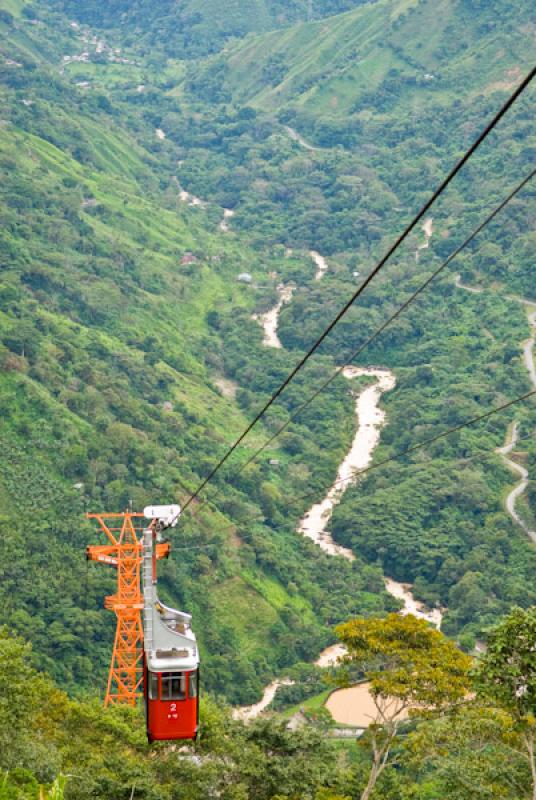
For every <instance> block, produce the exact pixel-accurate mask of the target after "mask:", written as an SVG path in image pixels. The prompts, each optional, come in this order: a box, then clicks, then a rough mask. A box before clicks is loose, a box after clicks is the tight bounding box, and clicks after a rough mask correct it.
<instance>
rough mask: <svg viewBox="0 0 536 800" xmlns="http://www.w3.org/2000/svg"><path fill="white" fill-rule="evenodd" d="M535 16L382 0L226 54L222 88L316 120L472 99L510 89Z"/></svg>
mask: <svg viewBox="0 0 536 800" xmlns="http://www.w3.org/2000/svg"><path fill="white" fill-rule="evenodd" d="M499 7H500V13H501V15H507V23H506V24H505V25H501V26H500V27H499V26H498V12H499ZM531 11H532V8H531V4H530V3H527V2H522V3H516V4H513V3H506V4H505V3H500V4H499V3H486V4H477V3H473V2H471V0H441V2H440V3H430V2H427V1H426V0H397V1H396V2H392V0H380V2H376V3H371V4H367V5H366V6H364V7H363V8H357V9H354V10H352V11H349V12H348V13H346V14H340V15H338V16H335V17H331V18H329V19H327V20H321V21H318V22H313V23H311V24H302V25H298V26H293V27H290V28H288V29H287V30H285V31H274V32H272V33H268V34H266V35H263V36H260V37H259V36H256V37H255V36H250V37H248V38H247V39H245V40H244V41H243V42H238V43H236V44H235V45H234V46H233V47H228V48H227V50H226V52H225V54H224V55H223V56H221V57H220V63H222V64H223V65H224V67H225V70H224V81H223V86H224V88H226V89H228V91H229V92H230V94H231V96H232V98H233V100H234V101H236V102H239V103H241V104H244V103H248V104H250V105H252V106H253V107H255V108H262V110H263V111H267V110H272V111H281V110H283V109H295V110H296V111H301V112H302V113H303V114H306V113H309V114H310V115H311V116H314V117H315V118H316V119H317V120H318V119H319V118H333V119H337V118H346V119H348V117H349V116H351V115H353V114H357V115H358V117H359V114H361V115H363V116H364V117H365V118H366V116H367V111H369V110H370V105H371V103H372V104H373V105H374V106H378V105H380V107H381V105H382V104H383V106H384V110H388V111H389V112H390V113H391V112H393V111H394V110H395V108H398V109H404V108H405V107H407V106H410V107H411V109H412V111H413V113H419V110H421V109H423V107H425V106H426V105H427V104H430V103H433V102H437V103H441V104H443V105H445V104H447V103H451V102H453V101H454V99H455V96H456V94H457V93H458V92H459V89H460V87H461V86H464V85H467V84H469V83H470V86H471V91H472V93H473V96H475V97H476V96H477V95H478V94H480V93H483V94H488V93H490V92H491V91H494V90H495V89H497V88H500V87H501V85H503V88H507V85H508V84H510V85H512V86H513V85H515V83H516V81H517V80H518V79H519V77H520V75H521V74H522V73H523V70H524V69H525V67H526V65H527V64H530V59H531V55H532V41H531V36H530V32H529V31H530V25H529V23H530V19H531ZM215 63H217V62H215ZM469 78H470V80H469Z"/></svg>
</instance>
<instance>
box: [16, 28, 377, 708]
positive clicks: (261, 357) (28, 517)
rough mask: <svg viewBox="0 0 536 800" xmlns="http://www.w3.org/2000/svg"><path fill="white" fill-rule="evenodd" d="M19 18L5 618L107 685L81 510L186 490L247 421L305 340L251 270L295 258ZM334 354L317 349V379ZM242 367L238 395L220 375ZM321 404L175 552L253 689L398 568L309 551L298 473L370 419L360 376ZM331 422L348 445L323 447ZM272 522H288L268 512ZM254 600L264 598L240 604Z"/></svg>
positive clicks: (323, 464) (315, 476)
mask: <svg viewBox="0 0 536 800" xmlns="http://www.w3.org/2000/svg"><path fill="white" fill-rule="evenodd" d="M45 19H46V17H45ZM2 24H3V25H4V32H5V33H7V37H6V38H5V39H4V41H3V43H2V53H3V56H4V59H5V61H6V63H4V64H3V65H2V70H3V74H2V77H3V80H4V84H3V85H4V88H3V90H2V107H3V124H2V126H1V127H0V141H1V158H2V171H3V174H4V175H5V178H4V180H3V184H2V197H3V200H2V223H3V224H2V234H1V239H0V242H1V245H0V246H1V259H2V261H1V267H2V269H1V284H0V294H1V299H2V310H1V314H0V338H1V341H2V345H1V355H0V358H1V363H2V379H1V404H2V445H3V447H4V452H5V453H7V454H9V458H8V459H6V460H5V461H4V463H3V466H2V472H1V492H2V499H3V508H2V515H3V520H4V525H5V526H7V527H8V528H9V535H7V536H4V537H2V544H1V548H2V562H3V563H4V564H7V563H9V564H10V568H9V570H7V571H6V572H5V576H4V579H3V582H2V587H1V592H2V621H4V622H6V623H9V624H10V625H11V626H13V627H14V629H15V630H18V631H20V632H21V633H22V634H23V635H24V636H25V637H27V638H30V639H31V640H32V641H33V642H34V644H35V647H36V653H38V657H39V662H40V664H41V666H44V667H45V668H47V669H48V670H49V671H50V672H51V673H52V674H53V675H54V676H55V677H56V678H57V679H59V680H60V681H61V682H62V683H63V684H64V685H66V686H69V688H70V689H71V690H72V691H81V690H82V689H85V688H89V687H93V688H94V689H95V690H97V691H100V689H101V687H102V686H103V682H104V677H105V671H106V666H107V662H108V659H109V654H110V645H111V641H112V632H113V625H114V620H113V616H112V615H111V614H109V613H108V612H105V611H104V610H103V609H102V602H103V596H104V594H106V593H109V592H110V591H111V590H112V586H113V575H112V574H107V573H106V571H105V570H102V569H101V568H95V567H90V568H89V572H86V567H85V565H84V561H83V551H84V548H85V545H86V544H87V543H88V542H91V541H93V540H94V538H95V535H96V534H95V532H94V531H93V530H92V528H91V527H90V526H89V525H88V524H86V523H84V521H83V512H84V511H94V510H112V511H116V510H122V509H124V508H125V507H127V506H128V504H129V503H132V504H133V506H134V507H135V508H141V507H142V506H143V505H144V504H145V503H147V502H149V501H155V500H162V499H183V498H185V497H186V496H187V494H188V491H191V490H192V489H193V488H194V486H195V485H196V484H197V483H198V482H199V480H200V479H201V477H203V476H204V475H205V474H206V473H207V472H208V470H209V469H210V467H211V466H212V464H213V462H214V458H215V456H216V455H218V454H219V453H223V451H224V449H225V447H226V445H227V444H228V443H229V442H230V441H232V439H233V438H235V437H236V436H237V435H238V433H239V432H240V431H241V430H242V429H243V427H244V426H245V424H246V421H247V420H248V419H249V418H250V416H251V413H252V410H253V409H254V408H255V406H256V405H258V404H259V403H260V401H261V400H262V399H263V398H264V396H265V393H266V392H268V391H270V390H271V389H272V387H273V386H275V385H276V383H277V381H279V380H280V376H281V374H283V373H284V372H285V371H287V370H288V369H289V368H290V364H291V362H292V357H291V356H290V355H288V354H285V353H281V354H280V357H279V358H278V359H275V360H274V359H273V357H272V354H271V353H268V352H266V350H265V349H264V348H263V347H262V344H261V331H260V329H259V327H258V325H257V323H255V322H253V321H252V320H251V319H250V315H251V312H252V311H253V310H254V309H255V308H256V307H257V303H258V302H260V303H261V307H262V303H267V302H268V303H269V302H270V298H271V297H272V296H273V288H272V285H271V284H270V285H269V286H268V289H266V288H265V289H264V290H263V293H262V294H261V295H260V296H259V295H258V294H257V293H256V291H255V290H254V289H252V288H250V287H248V286H247V285H244V284H241V283H239V282H238V281H237V280H236V279H237V276H238V274H239V273H240V272H243V271H249V272H251V273H252V275H253V276H254V279H255V282H256V283H266V281H267V274H268V273H270V272H271V271H272V270H274V269H278V268H279V258H278V255H277V253H276V252H272V251H271V250H270V249H269V248H267V249H263V250H262V251H259V250H256V251H254V250H252V249H251V248H250V247H249V246H248V244H247V242H245V241H243V240H241V239H239V238H238V237H236V236H226V235H224V234H223V233H222V232H220V231H219V227H218V226H219V222H220V219H221V215H222V210H221V208H220V209H218V208H217V207H215V206H212V207H210V208H207V209H206V210H204V209H197V208H190V207H189V206H187V205H186V204H184V203H183V202H181V201H180V199H179V197H178V193H179V188H178V186H177V182H176V179H175V178H174V177H173V173H172V169H173V166H172V164H173V158H174V152H173V151H171V152H169V151H166V148H165V147H163V146H162V145H159V144H158V140H157V139H156V137H155V134H154V129H153V127H152V126H148V125H147V124H144V123H143V122H139V123H138V125H137V126H136V125H134V124H133V125H132V126H129V125H128V124H127V125H125V123H124V121H123V120H122V118H121V114H120V110H119V109H118V108H117V107H114V106H113V105H112V104H111V103H110V101H109V99H108V98H107V97H106V96H105V95H97V96H94V95H93V96H86V95H84V94H83V91H81V90H79V89H77V88H72V89H71V88H69V86H68V85H67V84H66V83H65V82H63V81H62V79H61V78H60V77H58V75H57V73H56V72H55V71H52V70H51V64H54V63H56V60H59V59H58V58H57V57H58V53H57V52H54V51H53V47H54V36H55V34H54V30H53V29H52V28H51V27H47V25H48V23H46V22H45V20H42V21H41V24H40V25H39V26H29V27H27V26H26V23H24V22H22V20H21V21H20V22H17V21H16V20H15V21H13V20H8V22H7V23H6V22H5V20H4V21H3V23H2ZM59 41H60V44H61V38H60V39H59ZM49 48H50V50H49ZM50 51H52V55H53V56H54V58H53V59H52V60H51V61H48V60H47V57H46V56H47V53H49V52H50ZM36 59H39V60H36ZM10 62H11V63H10ZM17 64H24V66H20V67H19V66H17ZM226 317H229V318H233V319H234V320H235V321H236V322H237V323H238V322H239V321H240V324H241V326H242V329H244V328H246V329H247V330H248V332H249V346H248V352H247V355H246V356H244V355H243V354H242V353H240V352H239V350H238V349H237V346H238V345H239V344H241V343H242V337H240V340H237V342H236V346H235V347H234V348H233V346H232V342H233V341H234V340H233V338H232V337H229V340H228V341H227V342H226V343H225V344H224V342H223V335H224V329H222V330H220V329H219V326H218V323H217V320H218V319H220V318H222V319H223V318H226ZM278 355H279V354H278ZM331 364H332V361H331V359H329V358H328V359H319V360H318V361H317V363H316V365H314V366H312V367H311V369H310V371H309V373H308V375H304V378H303V380H302V381H301V388H299V391H302V392H303V391H305V390H306V389H307V387H308V386H311V382H312V381H314V380H316V379H317V377H318V375H319V374H324V375H326V374H327V370H328V369H329V368H330V366H331ZM258 369H261V372H262V375H263V380H262V381H260V382H259V381H258V379H257V378H256V370H258ZM235 373H236V378H237V380H238V383H237V390H238V392H239V396H240V393H242V395H243V396H242V402H241V405H238V404H237V403H236V402H233V401H232V400H231V399H229V398H227V397H225V396H223V395H222V392H221V389H219V388H218V384H219V382H220V381H221V378H222V377H223V376H225V375H227V376H228V377H231V376H234V375H235ZM241 373H244V381H245V384H244V385H245V386H246V387H247V389H241V386H240V374H241ZM249 382H252V384H253V385H251V386H249ZM287 402H291V398H289V401H287ZM319 408H320V409H321V410H322V413H321V415H320V416H318V417H316V418H315V419H314V420H311V421H310V424H309V427H307V428H306V427H304V426H300V425H296V426H293V427H292V428H291V431H290V433H289V438H288V442H287V449H285V446H284V442H282V445H283V447H282V448H281V449H278V450H276V449H274V448H271V449H270V450H269V451H268V452H267V453H266V457H265V458H264V459H263V461H262V463H261V464H260V465H258V466H256V467H252V468H250V469H249V470H248V471H247V472H246V473H244V474H243V476H242V478H241V480H240V484H239V485H238V486H237V487H236V488H234V489H227V490H226V491H225V494H224V495H223V497H222V499H221V500H220V501H219V502H218V504H217V506H215V507H214V511H211V510H210V509H206V511H204V512H203V513H202V514H201V515H200V517H198V518H196V520H195V522H192V520H190V521H186V520H185V523H184V526H183V527H182V528H181V533H180V535H178V536H177V539H176V541H175V542H174V544H175V545H176V547H177V559H176V561H174V562H173V563H170V564H169V565H168V566H167V568H165V569H164V574H163V581H164V588H165V590H166V592H167V595H168V596H169V598H170V600H172V601H173V602H176V603H178V604H183V605H184V606H186V607H188V608H189V609H191V610H193V611H194V613H195V614H196V617H197V618H198V620H199V625H198V629H199V634H200V638H201V642H202V645H203V648H204V653H205V657H206V658H205V661H206V671H205V681H206V684H207V686H209V687H213V688H215V689H216V688H217V689H218V690H219V691H220V692H221V693H222V694H224V695H227V696H228V697H229V698H231V699H233V700H235V701H244V702H245V701H247V700H253V699H254V698H255V697H256V696H257V694H258V692H259V691H260V688H261V687H262V685H263V682H265V680H266V679H268V678H269V677H271V676H272V675H273V674H274V673H275V672H276V671H278V670H279V669H280V668H282V667H283V666H284V665H286V664H288V663H291V662H292V661H294V660H300V659H305V658H312V657H313V656H314V655H315V654H316V653H317V652H318V651H319V650H320V649H321V647H322V645H323V644H324V643H327V642H328V641H329V638H330V636H331V634H330V627H331V624H332V620H333V614H334V613H335V614H336V619H344V618H345V616H346V610H343V609H348V608H350V607H353V606H354V605H355V602H356V596H357V597H359V596H361V595H360V593H363V605H364V607H365V606H368V607H369V608H370V609H371V610H376V609H377V610H381V609H382V608H383V607H384V602H385V603H387V604H390V601H389V599H388V598H387V597H386V596H385V595H382V596H379V597H377V598H374V599H373V600H372V602H371V600H370V598H369V595H367V594H365V593H364V590H365V589H366V588H367V587H368V584H369V583H370V581H373V582H374V583H375V584H376V585H380V586H381V583H378V581H379V572H378V571H377V570H368V568H366V567H364V565H361V566H362V568H363V569H362V570H354V571H353V572H352V571H350V569H349V567H348V566H347V565H346V564H335V565H334V564H332V563H331V561H330V560H329V559H328V558H327V557H324V556H322V557H320V558H317V557H315V558H313V559H310V558H304V553H311V551H312V550H313V548H312V546H307V545H306V544H305V543H304V542H303V541H302V540H301V539H299V538H298V537H296V536H295V535H294V533H293V527H294V524H295V520H296V519H297V517H294V518H289V517H288V515H287V513H286V499H285V492H284V490H283V488H284V487H285V489H287V490H288V489H289V488H291V489H293V490H295V491H300V490H301V491H303V485H304V484H303V481H304V480H305V478H304V477H303V476H301V474H300V472H299V470H296V467H295V464H299V463H301V462H302V461H303V458H304V453H305V452H307V454H308V456H311V455H313V454H316V456H315V457H314V459H313V460H314V467H313V469H312V470H311V472H310V473H309V472H308V473H307V474H306V478H307V480H308V482H307V485H310V484H309V481H312V482H313V483H316V485H318V486H319V487H320V486H322V485H325V483H326V482H327V480H328V476H329V475H330V473H331V471H333V470H334V469H335V465H336V463H337V460H338V459H340V457H341V455H342V453H343V452H344V448H345V447H346V446H347V444H348V442H349V441H350V438H351V435H352V419H351V398H350V397H349V396H348V395H347V394H346V387H345V386H344V382H341V386H340V387H339V391H338V393H337V396H333V397H331V398H326V400H325V401H322V402H321V403H320V405H319ZM334 423H335V424H337V431H336V434H335V436H336V439H337V441H338V444H335V445H334V446H333V447H331V448H330V449H331V455H330V456H329V458H328V459H321V458H320V453H321V452H322V451H323V450H326V445H327V442H328V441H329V442H330V445H333V442H334V440H333V433H334V432H333V430H332V425H333V424H334ZM272 424H273V421H272ZM266 430H268V429H266ZM263 435H264V436H265V435H266V431H265V432H264V434H263V431H262V429H259V431H258V433H257V434H256V435H254V436H253V437H252V438H251V440H250V442H249V445H248V446H249V448H253V447H255V446H258V444H259V443H260V442H261V441H262V440H263V439H262V437H263ZM274 457H276V458H277V461H278V462H279V467H278V468H277V469H274V468H273V467H270V465H269V459H270V458H272V459H273V458H274ZM293 476H294V477H293ZM224 486H225V482H224V481H223V480H222V481H221V482H220V483H219V487H220V488H223V487H224ZM263 518H266V519H267V521H268V522H269V527H268V526H265V525H263V524H262V523H261V522H259V521H256V522H255V520H261V521H262V519H263ZM252 520H253V521H252ZM233 523H234V524H233ZM276 523H277V525H278V529H277V531H274V530H273V527H274V526H275V525H276ZM276 543H277V544H276ZM274 551H277V553H278V558H277V559H276V560H275V562H274V555H273V552H274ZM334 581H335V583H336V584H337V585H338V588H337V590H336V592H335V595H334V594H333V584H334ZM289 584H290V585H292V587H293V588H292V589H291V590H290V591H289V590H288V588H287V587H288V585H289ZM322 587H324V588H322ZM337 597H339V600H340V603H341V604H340V611H338V610H337V611H335V612H334V609H335V608H336V606H337V604H338V600H337ZM343 598H344V599H343ZM237 604H243V605H244V608H247V609H248V611H249V616H246V615H238V616H237V615H236V614H235V608H236V607H237ZM231 620H232V623H231ZM292 631H294V633H292ZM298 631H299V635H298ZM268 642H269V643H270V645H269V646H268ZM222 658H223V659H224V661H225V667H223V666H222ZM211 659H213V662H212V663H213V665H214V667H213V668H212V667H211V666H210V664H211ZM237 675H240V676H241V678H240V681H239V682H236V683H235V682H234V681H233V680H232V679H233V678H234V677H236V676H237Z"/></svg>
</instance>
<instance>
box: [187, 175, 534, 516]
mask: <svg viewBox="0 0 536 800" xmlns="http://www.w3.org/2000/svg"><path fill="white" fill-rule="evenodd" d="M535 174H536V169H534V170H533V171H532V172H531V173H530V175H528V176H527V177H526V178H524V179H523V180H522V181H521V183H518V185H517V186H516V187H515V189H513V190H512V191H511V192H510V194H509V195H508V196H507V197H505V198H504V200H503V201H502V202H501V203H500V204H499V205H498V206H496V208H495V209H494V210H493V211H492V212H491V213H490V214H488V216H487V217H486V219H485V220H484V221H483V222H481V223H480V225H479V226H478V227H477V228H475V230H474V231H473V233H471V235H470V236H468V237H467V239H466V240H465V241H464V242H463V243H462V244H461V245H459V247H457V248H456V249H455V250H454V251H453V252H452V253H451V254H450V256H449V257H448V258H447V259H445V261H443V263H442V264H441V265H440V266H439V267H438V268H437V269H436V270H435V271H434V272H433V273H432V274H431V275H430V276H429V277H428V278H427V279H426V280H425V281H424V283H422V284H421V285H420V286H419V287H418V289H416V290H415V291H414V292H413V294H411V295H410V296H409V297H408V299H407V300H406V301H405V302H404V303H403V304H402V305H401V306H400V307H399V308H398V309H397V310H396V311H395V312H394V313H393V314H392V315H391V316H390V317H389V319H387V320H386V321H385V322H384V323H382V325H380V327H379V328H377V329H376V331H375V332H374V333H373V334H371V336H369V338H368V339H367V340H366V341H365V342H363V344H360V345H359V347H357V348H356V349H355V350H354V351H353V352H352V353H350V354H349V355H347V356H346V358H345V359H344V364H343V365H342V366H340V367H337V369H336V370H335V371H334V372H333V373H332V374H331V375H330V377H329V378H327V379H326V380H325V381H324V383H322V384H320V386H319V387H318V388H317V389H315V391H314V392H313V393H312V394H311V395H309V397H308V398H307V399H306V400H304V402H303V403H301V404H300V405H299V406H298V407H297V408H296V409H295V410H294V411H293V412H292V414H291V415H290V416H289V418H288V419H287V421H286V422H284V423H283V424H282V425H281V426H280V427H279V428H278V429H277V430H276V431H275V432H274V433H273V434H272V435H271V436H270V437H269V438H268V439H267V440H266V442H265V443H264V444H263V445H261V446H260V447H259V448H258V449H257V450H256V451H255V452H254V453H253V454H252V455H251V456H250V457H249V458H248V459H247V460H246V461H244V463H243V464H241V465H240V466H239V467H238V469H237V470H236V471H235V472H234V473H233V475H232V478H236V477H238V475H240V473H241V472H243V470H245V469H246V467H248V466H249V465H250V464H251V463H252V462H253V461H256V459H257V458H258V457H259V456H260V454H261V453H262V452H263V451H264V450H266V448H267V447H269V445H270V444H271V443H272V442H273V441H274V439H277V437H278V436H280V435H281V434H282V433H283V431H284V430H285V429H286V428H287V427H288V426H289V425H290V423H291V422H293V421H294V420H295V419H296V418H297V417H298V416H299V415H300V414H301V412H302V411H303V410H304V409H305V408H307V406H308V405H310V403H312V402H313V400H314V399H315V398H316V397H318V395H319V394H320V393H321V392H323V391H324V389H326V388H327V387H328V386H329V385H330V384H331V383H332V381H334V380H335V378H336V377H337V376H338V375H340V374H341V372H343V370H344V369H345V368H346V366H347V365H348V364H349V363H350V362H351V361H353V360H354V359H355V358H357V356H359V355H360V354H361V353H362V352H363V350H365V349H366V348H367V347H368V346H369V345H370V344H371V343H372V342H373V341H374V340H375V339H376V338H377V337H378V336H379V335H380V334H381V333H383V331H384V330H385V329H386V328H387V327H388V326H389V325H390V324H391V323H392V322H394V321H395V320H396V319H397V318H398V317H399V316H400V314H401V313H402V312H403V311H405V310H406V309H407V308H408V306H409V305H411V303H413V302H414V301H415V300H416V298H417V297H418V296H419V295H420V294H421V293H422V292H423V291H424V290H425V289H426V288H427V287H428V286H429V285H430V284H431V283H432V281H434V280H435V279H436V278H437V277H438V276H439V275H440V274H441V273H442V272H443V270H445V269H446V268H447V267H448V266H449V264H450V263H451V262H452V261H453V260H454V259H455V258H456V257H457V256H458V255H459V254H460V253H461V252H462V250H465V248H466V247H467V246H468V245H469V244H470V243H471V242H472V241H473V239H475V238H476V237H477V236H478V234H479V233H481V231H482V230H483V229H484V228H485V227H486V226H487V225H489V223H490V222H491V221H492V220H493V219H495V217H496V216H497V214H499V212H500V211H502V210H503V209H504V208H505V207H506V206H507V205H508V203H510V201H511V200H513V199H514V197H516V195H517V194H518V193H519V192H520V191H521V190H522V189H523V188H524V187H525V186H526V185H527V183H528V182H529V181H530V180H531V179H532V178H533V177H534V175H535ZM216 494H217V492H214V493H213V495H212V497H209V498H207V500H205V501H204V502H203V503H201V505H200V506H199V507H198V508H197V509H196V514H198V513H199V511H200V510H201V509H202V508H203V507H204V505H205V504H206V503H207V502H211V501H212V500H213V499H214V497H215V495H216Z"/></svg>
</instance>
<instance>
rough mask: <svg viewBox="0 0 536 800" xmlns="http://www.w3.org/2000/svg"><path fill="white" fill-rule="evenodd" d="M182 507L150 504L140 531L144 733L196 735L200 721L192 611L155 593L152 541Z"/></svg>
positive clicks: (152, 736)
mask: <svg viewBox="0 0 536 800" xmlns="http://www.w3.org/2000/svg"><path fill="white" fill-rule="evenodd" d="M179 514H180V507H179V506H176V505H173V506H148V507H147V508H145V509H144V510H143V516H144V517H145V518H146V519H150V520H151V524H150V525H149V526H148V528H147V529H146V530H145V531H144V534H143V568H142V575H143V648H144V654H143V678H144V680H143V687H144V696H145V711H146V721H147V738H148V739H149V741H150V742H152V741H154V740H156V739H164V740H168V739H195V738H196V736H197V731H198V727H199V703H198V693H199V652H198V649H197V642H196V638H195V633H194V632H193V631H192V628H191V619H192V617H191V614H187V613H185V612H184V611H177V610H176V609H174V608H170V607H169V606H166V605H164V604H163V603H162V602H161V601H160V600H159V598H158V593H157V576H156V547H157V543H158V542H159V541H160V539H161V533H162V531H163V530H165V529H166V528H169V527H174V526H175V525H176V524H177V520H178V517H179Z"/></svg>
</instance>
